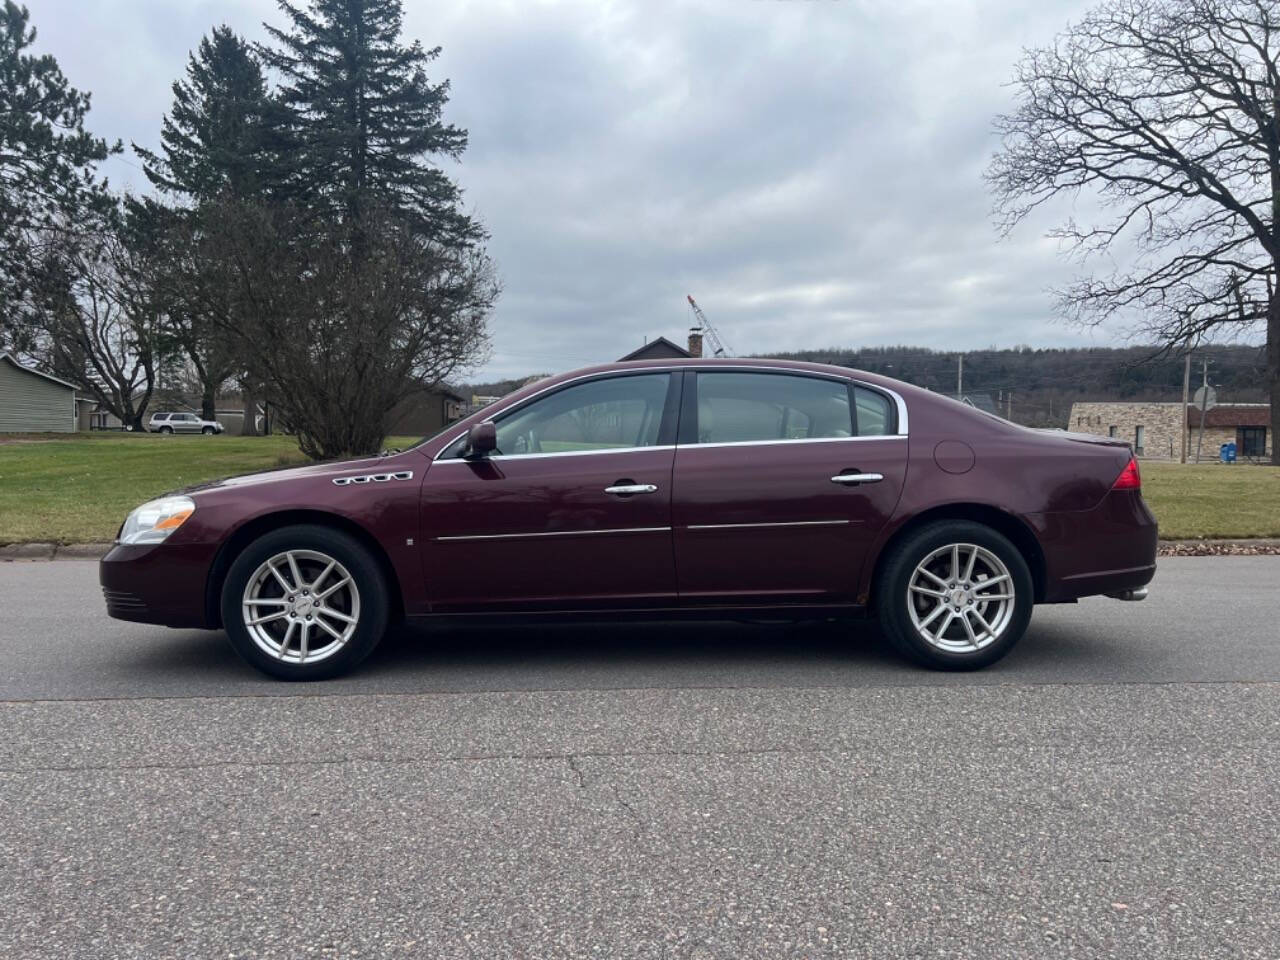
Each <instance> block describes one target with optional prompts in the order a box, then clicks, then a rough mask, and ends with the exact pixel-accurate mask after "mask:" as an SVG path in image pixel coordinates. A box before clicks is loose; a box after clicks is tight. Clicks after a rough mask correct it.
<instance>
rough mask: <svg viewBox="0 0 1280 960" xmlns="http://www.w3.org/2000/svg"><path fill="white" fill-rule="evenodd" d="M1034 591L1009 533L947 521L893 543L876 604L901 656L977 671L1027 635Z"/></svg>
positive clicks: (944, 667) (946, 667)
mask: <svg viewBox="0 0 1280 960" xmlns="http://www.w3.org/2000/svg"><path fill="white" fill-rule="evenodd" d="M1033 594H1034V590H1033V587H1032V581H1031V571H1030V569H1029V568H1028V567H1027V562H1026V560H1025V559H1024V558H1023V556H1022V554H1021V552H1020V551H1019V550H1018V548H1017V547H1015V546H1014V545H1013V544H1012V543H1011V542H1010V541H1009V540H1008V538H1007V537H1005V536H1003V535H1002V534H1001V533H999V532H998V531H996V530H993V529H991V528H990V527H987V526H984V525H982V524H980V523H973V522H970V521H966V520H944V521H939V522H937V523H931V524H929V525H927V526H925V527H922V528H920V529H919V530H917V531H915V532H913V533H911V534H909V535H908V536H907V537H906V538H905V539H904V540H902V541H901V542H900V543H898V544H896V545H895V546H894V547H893V548H892V550H891V552H890V554H889V556H888V557H887V558H886V559H885V564H884V567H883V568H882V570H881V573H880V576H879V579H878V587H877V592H876V603H877V610H878V611H879V614H880V622H881V624H882V625H883V627H884V630H885V634H886V635H887V636H888V638H889V642H890V643H892V644H893V646H894V648H895V649H897V650H898V651H899V652H900V653H902V654H903V655H904V656H906V657H909V658H910V659H912V660H914V661H916V662H917V663H920V664H923V665H925V666H928V667H933V668H934V669H939V670H975V669H977V668H979V667H985V666H987V665H988V664H990V663H994V662H995V661H996V660H999V659H1000V658H1001V657H1003V656H1004V655H1005V654H1007V653H1008V652H1009V651H1010V650H1011V649H1012V648H1013V645H1014V644H1015V643H1017V642H1018V640H1019V639H1021V637H1022V635H1023V634H1024V633H1026V630H1027V624H1028V623H1029V622H1030V620H1031V607H1032V604H1033V602H1034V595H1033Z"/></svg>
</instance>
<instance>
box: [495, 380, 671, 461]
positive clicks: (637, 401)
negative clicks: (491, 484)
mask: <svg viewBox="0 0 1280 960" xmlns="http://www.w3.org/2000/svg"><path fill="white" fill-rule="evenodd" d="M670 380H671V377H670V375H669V374H666V373H655V374H645V375H640V376H632V377H612V378H610V379H607V380H592V381H589V382H587V383H582V384H578V385H577V386H572V387H566V388H565V389H564V390H558V391H556V392H555V393H553V394H551V395H550V396H548V397H544V398H542V399H540V400H535V401H534V402H533V403H530V404H529V405H528V406H525V407H522V408H520V409H519V410H517V411H515V412H514V413H512V414H511V415H510V416H505V417H502V418H500V419H499V420H498V421H497V428H498V451H497V452H498V454H499V455H501V456H506V457H514V456H522V455H525V454H535V453H541V454H547V453H583V452H588V451H595V450H616V449H622V448H625V447H652V446H656V445H657V443H658V434H659V430H660V428H661V426H662V412H663V408H664V405H665V402H666V398H667V388H668V384H669V383H670Z"/></svg>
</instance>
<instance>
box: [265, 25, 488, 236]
mask: <svg viewBox="0 0 1280 960" xmlns="http://www.w3.org/2000/svg"><path fill="white" fill-rule="evenodd" d="M279 3H280V8H281V10H283V11H284V13H285V14H286V15H287V16H288V17H289V20H290V23H291V28H290V29H288V30H281V29H278V28H275V27H272V26H270V25H266V28H267V31H268V33H269V34H270V35H271V37H272V38H274V40H275V41H276V44H277V45H276V46H274V47H265V46H264V47H260V48H259V50H260V52H261V54H262V56H263V59H264V60H265V61H266V62H267V63H268V64H269V65H270V66H272V67H274V68H276V69H277V70H279V71H280V73H281V76H282V80H283V83H282V86H281V91H280V96H281V100H282V102H283V103H284V104H286V105H287V106H288V107H290V108H291V109H292V110H293V112H294V129H293V134H294V136H295V137H296V140H297V144H298V149H297V150H296V151H295V152H294V155H293V156H292V158H290V159H289V160H288V161H287V166H286V167H285V169H284V171H283V173H284V176H285V178H286V179H287V180H288V182H289V183H290V184H291V185H292V186H293V188H294V191H295V196H296V197H298V198H299V202H300V203H302V204H303V205H304V206H306V207H308V208H310V209H312V210H315V211H317V212H325V213H328V214H331V215H336V216H338V217H341V218H343V219H347V220H353V221H358V220H359V219H360V217H361V215H362V213H364V212H365V211H366V210H371V209H374V208H378V209H381V210H383V211H390V212H394V213H395V214H397V215H399V216H402V217H405V218H406V219H407V220H408V221H410V222H411V223H413V224H414V225H415V227H416V229H417V230H418V231H420V232H421V233H422V235H424V236H427V237H430V238H432V239H433V240H435V241H437V242H444V243H447V244H450V245H452V244H460V245H462V246H467V245H470V244H472V243H475V242H477V241H479V240H480V239H482V238H483V235H484V234H483V230H482V229H481V228H480V226H479V224H477V223H476V222H474V221H473V220H472V219H471V218H469V217H467V216H466V215H465V214H463V213H462V211H461V210H460V209H459V206H460V202H461V192H460V191H459V189H458V187H457V185H456V184H454V183H453V181H451V180H450V179H449V177H448V176H446V175H445V173H444V172H443V171H442V170H440V169H439V168H438V167H436V166H434V165H432V163H431V162H430V161H429V159H428V158H431V157H447V158H450V159H454V160H456V159H458V158H459V157H460V156H461V155H462V153H463V151H464V150H465V149H466V146H467V134H466V131H465V130H462V129H460V128H458V127H456V126H453V125H451V124H445V123H444V122H443V120H442V113H443V109H444V106H445V104H446V103H447V102H448V99H449V98H448V92H449V83H448V81H447V80H446V81H442V82H440V83H436V84H432V83H431V82H429V80H428V79H427V67H428V66H429V65H430V64H431V62H432V61H434V60H435V59H436V57H437V56H439V53H440V48H439V47H436V48H433V49H431V50H425V49H423V47H422V45H421V44H420V43H418V42H416V41H415V42H414V43H412V44H410V45H408V46H405V45H404V44H402V42H401V40H400V33H401V28H402V20H403V17H402V11H401V5H400V0H311V2H310V3H309V4H308V6H307V9H306V10H303V9H301V8H300V7H299V6H295V5H294V4H293V3H290V2H289V0H279Z"/></svg>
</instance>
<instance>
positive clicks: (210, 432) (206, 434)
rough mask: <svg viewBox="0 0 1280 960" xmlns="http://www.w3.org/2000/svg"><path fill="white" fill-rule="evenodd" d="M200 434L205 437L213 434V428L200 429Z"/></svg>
mask: <svg viewBox="0 0 1280 960" xmlns="http://www.w3.org/2000/svg"><path fill="white" fill-rule="evenodd" d="M200 432H201V433H203V434H204V435H205V436H209V435H211V434H212V433H213V432H214V430H213V427H202V428H201V429H200Z"/></svg>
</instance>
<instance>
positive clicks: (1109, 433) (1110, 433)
mask: <svg viewBox="0 0 1280 960" xmlns="http://www.w3.org/2000/svg"><path fill="white" fill-rule="evenodd" d="M1115 435H1116V428H1115V427H1108V428H1107V436H1108V437H1114V436H1115Z"/></svg>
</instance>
